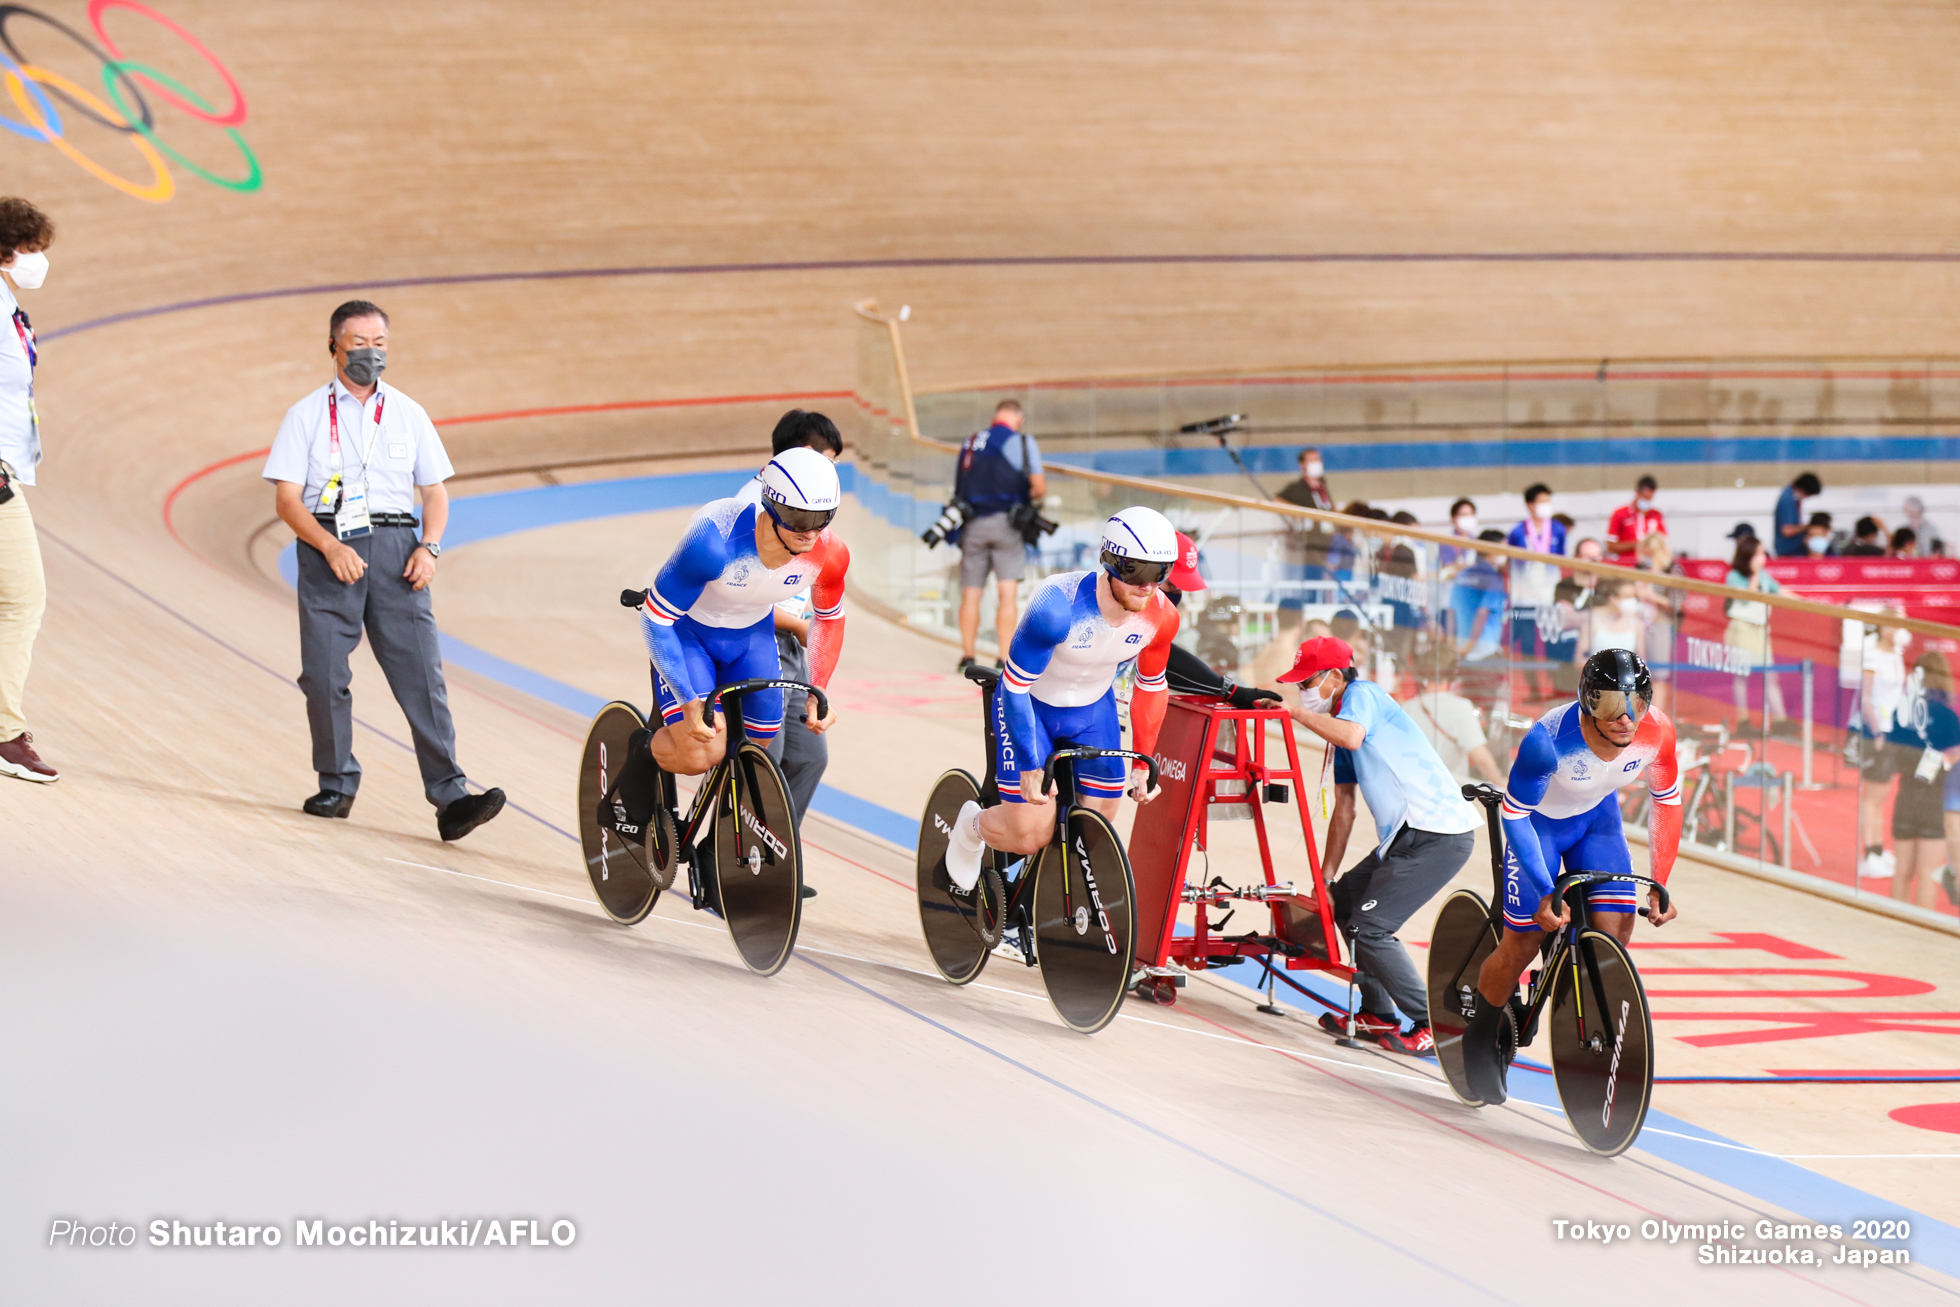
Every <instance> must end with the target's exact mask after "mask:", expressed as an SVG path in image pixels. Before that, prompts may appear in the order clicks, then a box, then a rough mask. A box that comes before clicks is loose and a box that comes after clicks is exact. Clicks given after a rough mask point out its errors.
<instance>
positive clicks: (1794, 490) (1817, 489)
mask: <svg viewBox="0 0 1960 1307" xmlns="http://www.w3.org/2000/svg"><path fill="white" fill-rule="evenodd" d="M1823 493H1824V483H1823V482H1822V481H1819V480H1818V479H1817V474H1816V473H1815V472H1806V473H1804V474H1803V475H1802V476H1800V477H1798V478H1797V479H1796V480H1795V481H1792V482H1791V483H1790V484H1789V485H1787V486H1785V487H1783V493H1782V494H1780V495H1778V496H1777V497H1776V530H1775V532H1774V533H1772V536H1771V539H1770V545H1771V546H1772V547H1773V548H1774V549H1775V551H1776V556H1777V557H1778V558H1802V557H1804V556H1805V555H1806V554H1808V553H1809V549H1808V548H1807V547H1806V546H1805V544H1804V536H1805V535H1807V534H1809V531H1810V524H1809V523H1808V522H1806V521H1805V520H1804V515H1803V501H1804V500H1806V499H1809V498H1811V497H1812V496H1815V495H1821V494H1823Z"/></svg>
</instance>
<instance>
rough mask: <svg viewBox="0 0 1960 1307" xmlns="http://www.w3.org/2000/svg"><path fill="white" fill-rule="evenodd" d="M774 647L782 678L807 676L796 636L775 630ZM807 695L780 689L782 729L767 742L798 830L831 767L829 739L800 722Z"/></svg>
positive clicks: (807, 660) (806, 664)
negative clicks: (780, 658)
mask: <svg viewBox="0 0 1960 1307" xmlns="http://www.w3.org/2000/svg"><path fill="white" fill-rule="evenodd" d="M776 650H777V652H778V653H780V654H781V655H782V659H783V679H784V680H788V681H808V680H809V679H810V655H809V654H808V652H806V651H805V650H804V648H803V646H802V645H801V644H798V643H797V640H796V637H795V636H793V635H791V634H789V633H788V632H787V631H778V632H776ZM809 698H810V696H809V695H808V694H806V693H804V692H803V691H802V690H785V691H783V729H782V731H781V732H780V733H778V734H777V736H776V738H775V739H773V740H771V741H770V742H769V756H770V757H771V758H774V759H775V760H776V765H777V766H778V767H781V768H782V769H783V779H784V780H785V781H786V782H788V783H789V802H790V807H791V808H792V809H793V810H794V811H795V813H796V829H797V830H799V831H800V830H802V829H803V814H805V813H807V812H808V811H810V800H811V799H813V798H815V797H816V794H817V783H818V782H819V781H821V780H822V779H823V774H824V769H825V768H827V767H829V766H830V743H829V741H827V740H825V739H824V737H823V736H821V735H818V734H817V733H816V732H814V731H812V730H811V729H810V728H809V727H808V726H806V725H804V724H803V714H804V713H806V712H808V711H809V707H808V703H809Z"/></svg>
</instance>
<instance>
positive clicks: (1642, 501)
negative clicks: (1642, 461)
mask: <svg viewBox="0 0 1960 1307" xmlns="http://www.w3.org/2000/svg"><path fill="white" fill-rule="evenodd" d="M1660 488H1661V483H1660V482H1658V481H1656V480H1654V478H1652V477H1650V476H1648V477H1641V478H1640V480H1638V481H1636V482H1634V486H1633V502H1632V503H1630V504H1621V505H1620V506H1619V507H1618V508H1616V509H1614V510H1613V516H1612V517H1611V518H1610V519H1609V520H1608V521H1607V523H1606V553H1607V556H1608V557H1610V558H1611V559H1612V560H1613V561H1614V562H1616V563H1625V564H1626V565H1627V566H1628V567H1631V566H1633V563H1634V556H1635V555H1636V554H1637V553H1639V551H1640V542H1641V541H1642V540H1645V539H1646V538H1647V537H1648V536H1650V535H1652V534H1653V533H1654V532H1656V531H1665V530H1667V522H1666V520H1665V519H1664V518H1662V516H1661V510H1660V509H1658V508H1655V507H1654V495H1655V492H1657V491H1658V490H1659V489H1660Z"/></svg>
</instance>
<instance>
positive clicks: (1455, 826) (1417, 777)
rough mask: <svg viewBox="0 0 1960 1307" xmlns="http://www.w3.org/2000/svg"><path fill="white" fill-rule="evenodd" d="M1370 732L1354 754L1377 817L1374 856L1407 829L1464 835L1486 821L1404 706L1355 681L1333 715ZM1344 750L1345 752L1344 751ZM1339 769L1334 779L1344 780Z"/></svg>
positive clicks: (1356, 769) (1376, 687)
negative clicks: (1464, 795)
mask: <svg viewBox="0 0 1960 1307" xmlns="http://www.w3.org/2000/svg"><path fill="white" fill-rule="evenodd" d="M1334 715H1335V716H1336V717H1338V718H1340V719H1341V720H1342V721H1344V722H1353V723H1354V724H1355V725H1357V726H1359V727H1360V728H1361V729H1362V730H1363V731H1365V732H1366V736H1365V738H1363V739H1362V741H1361V747H1360V748H1359V749H1356V750H1354V751H1353V755H1354V756H1353V763H1354V778H1355V781H1356V783H1358V784H1359V785H1360V786H1361V797H1362V798H1364V799H1366V800H1367V801H1368V811H1369V812H1371V813H1373V814H1374V816H1375V835H1376V838H1377V839H1378V840H1379V841H1380V842H1379V843H1378V844H1377V845H1376V847H1375V852H1376V853H1378V854H1382V855H1384V856H1385V855H1386V854H1387V853H1388V846H1389V845H1390V844H1391V843H1393V842H1394V840H1395V837H1396V836H1397V835H1398V834H1400V833H1401V830H1402V828H1403V827H1404V826H1413V827H1415V828H1416V829H1417V830H1425V831H1429V832H1431V833H1432V834H1436V835H1460V834H1463V833H1464V832H1466V831H1474V830H1476V829H1477V827H1478V825H1479V824H1480V823H1481V822H1482V820H1483V819H1482V818H1481V817H1480V816H1479V815H1478V813H1477V808H1476V805H1475V804H1473V803H1471V802H1470V801H1469V800H1468V799H1465V798H1464V797H1463V788H1462V786H1461V785H1459V784H1458V783H1457V779H1456V777H1454V776H1452V775H1451V774H1450V769H1449V768H1448V767H1446V766H1444V765H1443V760H1442V758H1440V757H1438V756H1437V753H1436V746H1435V745H1433V744H1431V743H1430V742H1429V740H1428V738H1427V737H1426V736H1424V735H1423V733H1422V730H1421V728H1420V727H1418V726H1417V725H1416V724H1415V722H1413V721H1411V720H1410V718H1409V714H1408V713H1407V712H1405V711H1403V708H1402V705H1401V704H1399V703H1397V702H1395V700H1393V699H1391V698H1389V697H1388V691H1386V690H1384V689H1382V687H1381V686H1379V685H1376V684H1375V683H1374V682H1373V681H1355V682H1353V683H1352V684H1350V685H1349V686H1348V687H1347V689H1346V691H1345V692H1343V694H1342V695H1341V710H1340V711H1339V712H1337V713H1335V714H1334ZM1342 752H1346V750H1343V751H1342ZM1338 773H1339V769H1338V768H1337V769H1336V777H1335V779H1336V780H1337V781H1338V780H1340V779H1341V777H1340V776H1339V774H1338Z"/></svg>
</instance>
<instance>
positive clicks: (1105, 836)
mask: <svg viewBox="0 0 1960 1307" xmlns="http://www.w3.org/2000/svg"><path fill="white" fill-rule="evenodd" d="M1064 835H1065V837H1066V838H1064V839H1063V841H1062V846H1061V847H1060V848H1056V847H1055V846H1054V845H1052V844H1051V845H1049V846H1048V848H1046V849H1044V850H1042V853H1041V857H1040V861H1039V862H1038V863H1037V864H1036V866H1035V871H1034V877H1035V881H1034V949H1035V957H1036V960H1037V961H1039V963H1040V964H1041V983H1042V984H1043V985H1044V986H1046V987H1047V990H1048V1001H1049V1002H1051V1003H1053V1004H1054V1005H1055V1011H1056V1012H1057V1013H1058V1014H1059V1015H1060V1016H1061V1018H1062V1020H1063V1022H1065V1023H1066V1024H1067V1025H1068V1027H1069V1029H1071V1030H1079V1031H1081V1032H1082V1033H1083V1034H1085V1035H1093V1034H1094V1033H1095V1032H1096V1031H1098V1030H1101V1029H1102V1028H1103V1027H1104V1026H1106V1025H1108V1024H1109V1023H1110V1022H1112V1021H1114V1020H1115V1019H1116V1013H1117V1012H1118V1011H1119V1010H1120V1009H1121V1008H1122V1006H1123V996H1124V995H1125V994H1127V993H1129V989H1130V975H1131V969H1132V967H1133V965H1134V964H1133V962H1132V960H1131V959H1132V955H1133V953H1134V952H1135V942H1136V892H1135V887H1134V886H1133V885H1132V883H1131V880H1130V859H1129V855H1128V854H1126V853H1124V852H1123V841H1122V840H1121V839H1119V838H1118V837H1117V834H1116V828H1115V827H1113V826H1111V825H1110V824H1109V819H1108V818H1106V817H1104V816H1103V815H1102V814H1101V813H1100V812H1096V811H1094V810H1093V809H1089V808H1077V809H1076V810H1075V811H1073V812H1071V813H1070V814H1069V818H1068V829H1067V831H1065V832H1064Z"/></svg>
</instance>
